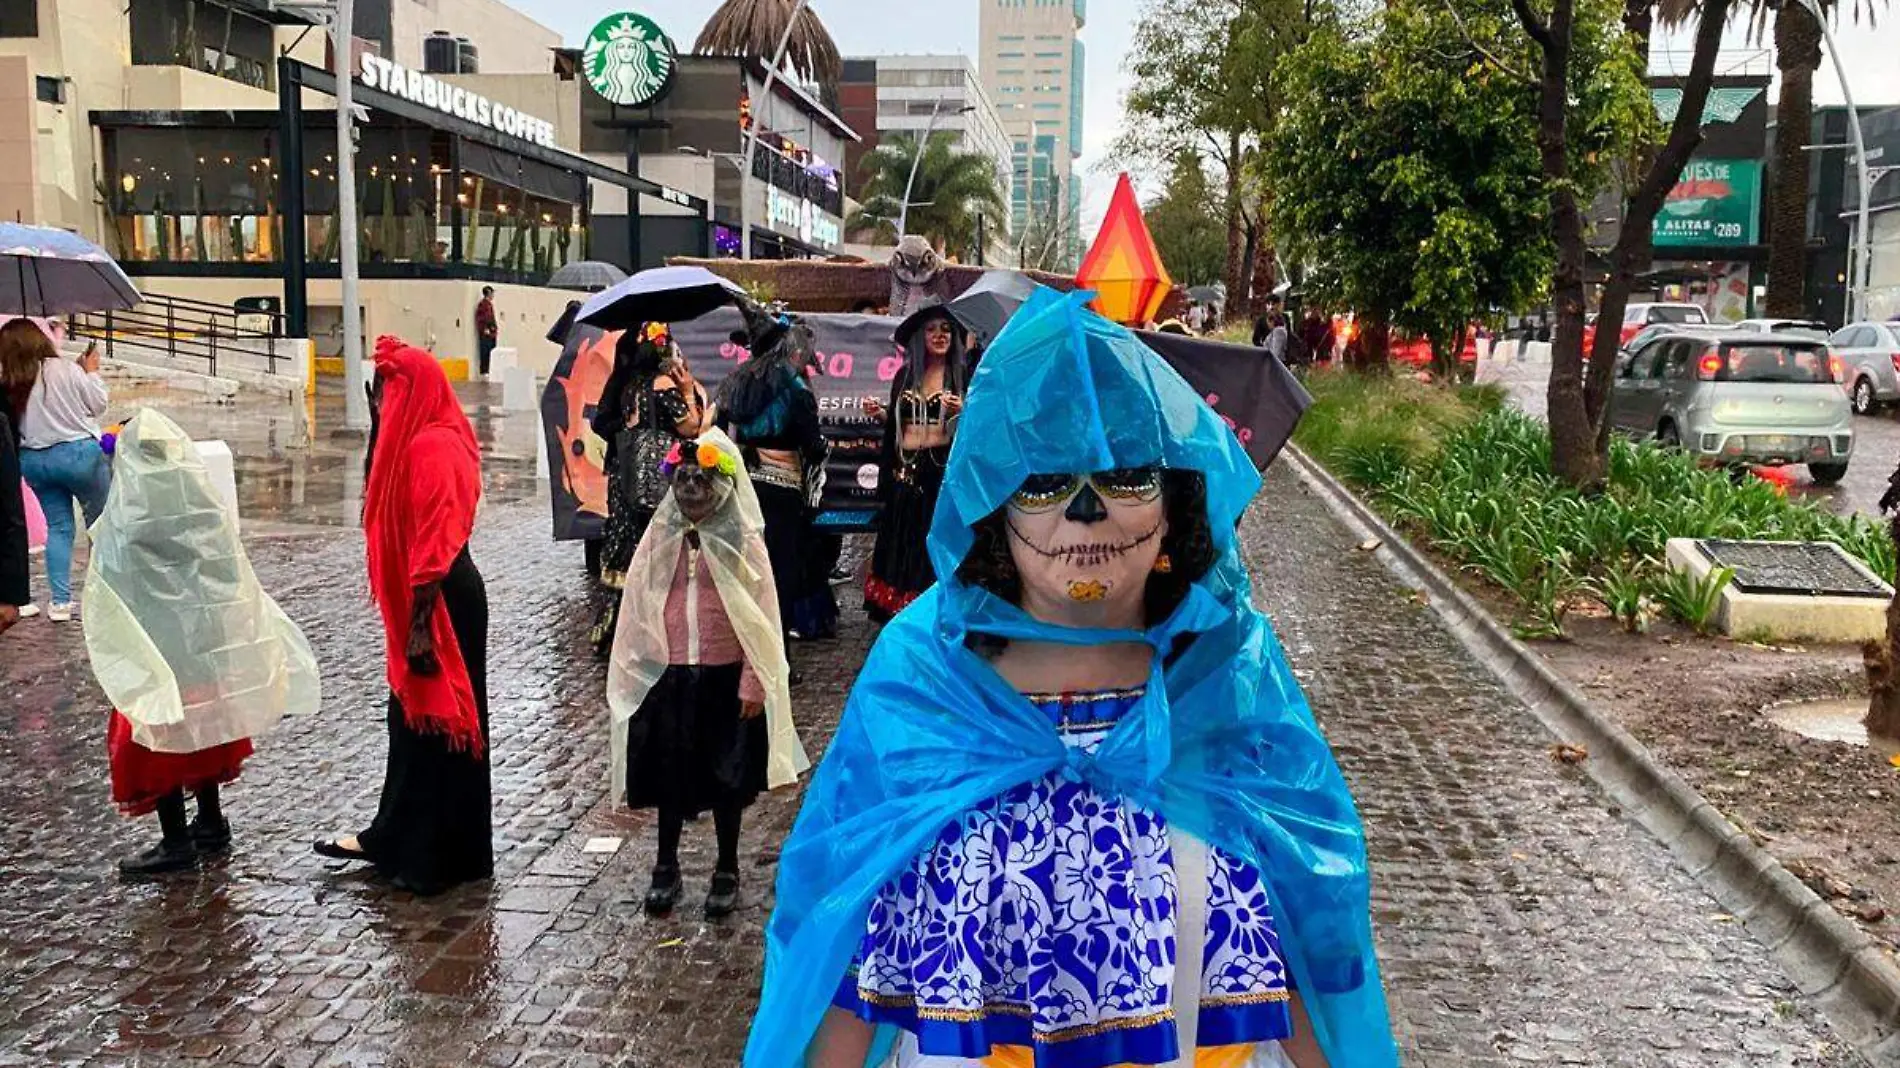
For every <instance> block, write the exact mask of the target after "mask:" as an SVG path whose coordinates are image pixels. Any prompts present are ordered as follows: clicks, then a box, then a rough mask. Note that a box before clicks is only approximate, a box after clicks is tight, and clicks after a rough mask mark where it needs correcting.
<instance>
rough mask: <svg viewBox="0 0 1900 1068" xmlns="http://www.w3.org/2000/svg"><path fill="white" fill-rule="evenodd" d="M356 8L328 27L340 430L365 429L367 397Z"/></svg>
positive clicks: (342, 9)
mask: <svg viewBox="0 0 1900 1068" xmlns="http://www.w3.org/2000/svg"><path fill="white" fill-rule="evenodd" d="M355 8H356V4H355V3H354V2H353V0H337V5H336V16H335V18H334V19H333V20H332V21H331V23H330V40H331V42H332V48H331V54H332V55H334V56H335V57H336V220H337V226H338V227H339V228H340V229H339V231H338V236H339V238H340V241H339V242H338V246H337V267H338V273H339V275H340V276H341V277H342V280H343V286H342V289H343V293H342V297H343V426H344V428H345V429H347V430H362V431H367V430H369V396H368V394H367V393H365V392H364V388H363V387H364V386H365V384H366V376H365V375H364V373H363V306H362V305H361V304H359V303H358V302H357V294H356V226H357V219H356V130H355V115H354V108H355V101H354V100H352V99H351V97H352V96H353V95H354V94H353V89H354V86H355V82H356V69H355V68H356V53H355V49H354V48H353V47H352V46H351V42H352V40H353V39H354V38H353V36H352V34H351V32H350V31H351V29H352V26H351V24H352V22H353V21H354V19H355Z"/></svg>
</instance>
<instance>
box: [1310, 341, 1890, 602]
mask: <svg viewBox="0 0 1900 1068" xmlns="http://www.w3.org/2000/svg"><path fill="white" fill-rule="evenodd" d="M1306 384H1307V388H1308V389H1309V390H1310V391H1311V392H1312V393H1313V398H1314V404H1313V407H1312V409H1311V410H1310V411H1308V412H1307V415H1306V418H1305V420H1304V421H1303V422H1302V423H1301V424H1300V428H1299V431H1298V433H1297V434H1295V436H1294V440H1295V441H1296V442H1297V443H1298V444H1299V446H1300V447H1301V448H1302V449H1303V450H1305V451H1306V453H1307V454H1308V455H1309V456H1311V457H1313V458H1314V459H1315V460H1317V461H1319V462H1320V463H1321V464H1324V465H1325V466H1326V467H1327V468H1328V469H1329V470H1331V471H1332V472H1333V473H1334V474H1335V475H1337V476H1338V477H1339V478H1341V479H1343V480H1344V481H1345V482H1347V483H1348V484H1350V485H1351V486H1353V487H1354V488H1355V489H1357V490H1358V491H1360V492H1361V493H1362V494H1363V495H1364V496H1365V497H1366V498H1367V500H1368V501H1369V502H1370V503H1371V504H1372V506H1373V507H1374V508H1375V509H1377V510H1378V511H1379V513H1380V514H1381V515H1383V516H1384V517H1385V518H1386V520H1387V521H1388V522H1391V523H1393V524H1394V525H1395V526H1398V527H1399V528H1401V529H1403V530H1405V531H1406V532H1407V533H1409V534H1411V535H1414V536H1416V537H1419V538H1421V539H1423V540H1424V541H1425V542H1426V543H1428V544H1429V545H1431V547H1432V548H1433V549H1435V550H1436V551H1437V552H1439V553H1440V554H1442V555H1444V556H1445V557H1447V558H1449V559H1451V560H1453V561H1455V562H1456V563H1457V565H1458V566H1459V567H1460V568H1462V569H1464V570H1465V571H1468V572H1470V573H1472V574H1474V575H1477V576H1480V577H1482V578H1484V579H1486V580H1487V581H1489V582H1491V583H1493V584H1495V585H1497V586H1499V587H1501V588H1502V589H1504V590H1506V591H1508V592H1509V593H1510V594H1511V595H1512V596H1513V597H1514V598H1516V600H1517V601H1518V603H1519V605H1520V608H1521V611H1522V618H1521V619H1520V620H1519V623H1518V631H1519V633H1520V634H1522V635H1523V636H1525V637H1539V638H1553V637H1561V636H1562V634H1563V624H1564V615H1565V613H1566V612H1567V611H1568V610H1569V608H1570V606H1571V605H1572V604H1573V603H1575V602H1576V600H1577V599H1578V598H1579V597H1589V598H1591V599H1594V600H1596V601H1599V602H1601V603H1602V604H1603V606H1604V607H1605V608H1606V609H1608V610H1609V612H1610V614H1611V615H1612V616H1614V617H1615V618H1616V619H1617V620H1618V621H1619V622H1620V623H1622V625H1623V626H1624V627H1625V628H1626V629H1629V630H1632V631H1636V630H1641V629H1643V628H1644V627H1645V626H1646V624H1647V621H1648V620H1649V619H1650V618H1652V617H1653V616H1655V615H1656V614H1658V613H1660V612H1663V611H1668V612H1670V614H1672V615H1676V616H1678V617H1679V618H1682V619H1683V621H1684V622H1686V623H1689V624H1690V625H1691V626H1694V627H1695V628H1696V629H1697V630H1702V629H1704V628H1705V627H1707V626H1708V624H1709V620H1708V619H1707V618H1706V616H1705V615H1704V609H1706V607H1707V606H1706V600H1707V597H1708V596H1710V595H1711V594H1710V593H1709V591H1699V592H1702V593H1703V594H1704V596H1703V597H1701V598H1698V597H1694V596H1690V594H1692V593H1694V592H1698V591H1691V590H1685V589H1679V588H1677V587H1675V586H1672V585H1670V583H1669V579H1668V576H1667V575H1666V573H1665V568H1664V567H1663V565H1662V563H1661V561H1662V559H1663V547H1664V545H1665V544H1666V543H1667V542H1668V541H1669V539H1671V538H1734V539H1765V540H1778V541H1782V540H1785V541H1831V542H1834V543H1835V544H1837V545H1839V546H1841V547H1842V548H1843V549H1846V550H1847V551H1848V552H1849V553H1851V554H1853V555H1854V556H1856V557H1858V558H1860V559H1861V560H1863V561H1865V562H1866V563H1867V565H1868V566H1869V567H1871V568H1873V570H1874V571H1875V572H1876V573H1878V574H1879V575H1881V577H1883V578H1885V579H1886V580H1887V581H1888V582H1892V581H1893V576H1894V551H1893V543H1892V541H1891V540H1890V539H1889V538H1888V535H1887V531H1886V529H1885V528H1884V527H1883V526H1882V525H1881V524H1879V523H1876V522H1874V521H1872V520H1870V519H1868V518H1866V517H1863V516H1853V517H1846V518H1843V517H1841V516H1835V515H1831V514H1829V513H1827V512H1825V511H1823V510H1822V509H1821V508H1819V507H1817V506H1815V505H1813V504H1810V503H1807V502H1803V501H1798V500H1790V499H1788V498H1787V497H1785V496H1783V495H1782V493H1781V491H1780V490H1778V489H1777V488H1776V487H1774V486H1772V485H1770V484H1768V483H1766V482H1763V481H1761V480H1760V479H1754V478H1748V479H1743V480H1741V481H1739V482H1737V481H1734V480H1732V479H1731V478H1730V477H1729V475H1728V473H1727V472H1725V471H1720V470H1711V469H1706V468H1703V467H1701V466H1699V465H1697V464H1696V463H1695V461H1694V460H1692V459H1691V458H1689V457H1687V456H1685V455H1683V454H1681V453H1677V452H1670V451H1667V450H1664V449H1662V448H1660V447H1658V446H1656V445H1653V444H1648V443H1645V444H1635V443H1632V442H1629V441H1626V440H1623V439H1621V438H1615V439H1612V441H1611V443H1610V478H1609V484H1608V485H1607V487H1606V488H1605V489H1604V490H1603V491H1602V492H1601V493H1598V494H1594V495H1585V494H1581V493H1578V492H1577V491H1575V490H1573V489H1570V488H1568V487H1566V486H1563V485H1561V484H1560V483H1559V482H1557V480H1556V479H1554V478H1552V477H1551V476H1550V434H1549V431H1548V430H1547V429H1546V428H1545V426H1544V424H1542V423H1541V422H1538V421H1537V420H1535V419H1532V418H1531V417H1529V416H1527V415H1524V414H1523V413H1522V412H1519V411H1517V410H1515V409H1513V408H1510V407H1508V406H1506V404H1505V403H1504V396H1503V394H1502V393H1501V392H1500V391H1498V390H1496V389H1494V388H1491V387H1482V386H1477V387H1474V386H1440V385H1431V384H1426V383H1421V382H1418V381H1415V380H1412V379H1409V378H1376V377H1367V376H1359V375H1351V374H1343V373H1337V372H1320V373H1315V374H1311V375H1308V376H1307V378H1306ZM1693 616H1704V618H1691V617H1693Z"/></svg>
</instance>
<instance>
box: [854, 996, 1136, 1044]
mask: <svg viewBox="0 0 1900 1068" xmlns="http://www.w3.org/2000/svg"><path fill="white" fill-rule="evenodd" d="M858 1000H859V1001H862V1002H864V1003H866V1004H868V1005H876V1006H878V1007H879V1008H885V1009H909V1010H911V1011H912V1012H914V1013H916V1014H917V1018H918V1019H919V1020H930V1021H933V1022H936V1023H975V1022H976V1021H978V1020H981V1019H983V1018H984V1017H986V1016H1020V1017H1028V1016H1032V1015H1034V1013H1035V1010H1034V1009H1032V1008H1031V1007H1030V1006H1028V1005H1018V1004H1016V1003H1015V1002H1010V1001H998V1002H993V1003H989V1004H985V1005H984V1006H983V1007H982V1008H980V1009H951V1008H934V1007H930V1006H924V1005H919V1004H917V999H916V998H915V997H905V996H903V995H897V994H880V993H878V992H876V991H874V990H866V989H864V988H863V987H859V988H858ZM1172 1019H1174V1009H1172V1008H1167V1009H1162V1010H1160V1011H1158V1012H1152V1013H1149V1014H1147V1015H1145V1016H1124V1017H1119V1018H1117V1019H1113V1020H1102V1021H1100V1022H1098V1023H1092V1024H1078V1025H1076V1026H1074V1027H1065V1028H1063V1029H1061V1030H1059V1031H1035V1032H1033V1033H1032V1034H1031V1035H1030V1038H1031V1039H1032V1040H1033V1041H1035V1042H1038V1043H1041V1044H1043V1045H1051V1044H1054V1043H1057V1042H1072V1041H1074V1040H1076V1039H1078V1038H1092V1037H1094V1036H1096V1035H1100V1034H1106V1033H1107V1032H1110V1031H1130V1030H1134V1029H1136V1028H1140V1027H1149V1026H1152V1025H1154V1024H1158V1023H1162V1022H1164V1021H1167V1020H1172Z"/></svg>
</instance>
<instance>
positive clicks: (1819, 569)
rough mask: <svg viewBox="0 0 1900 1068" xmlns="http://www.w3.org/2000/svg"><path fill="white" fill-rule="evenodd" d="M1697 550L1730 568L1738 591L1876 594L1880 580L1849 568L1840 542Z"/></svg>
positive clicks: (1881, 592) (1881, 593) (1717, 542)
mask: <svg viewBox="0 0 1900 1068" xmlns="http://www.w3.org/2000/svg"><path fill="white" fill-rule="evenodd" d="M1696 548H1698V549H1700V550H1702V555H1703V556H1706V557H1708V558H1709V562H1710V563H1712V564H1714V565H1715V566H1716V567H1726V568H1731V569H1733V570H1734V572H1735V580H1734V586H1735V588H1736V589H1738V590H1740V591H1742V592H1743V593H1782V594H1794V595H1796V596H1806V597H1880V598H1885V597H1887V596H1888V593H1887V591H1886V590H1885V589H1883V588H1882V587H1881V584H1880V583H1879V582H1878V581H1876V580H1875V579H1873V578H1870V577H1868V575H1867V574H1866V573H1865V572H1863V571H1862V570H1861V569H1860V568H1858V567H1856V566H1854V560H1853V558H1852V557H1850V556H1848V555H1847V553H1846V551H1844V550H1843V549H1842V548H1841V547H1840V546H1838V545H1835V544H1833V543H1832V542H1825V541H1724V540H1721V539H1717V538H1712V539H1708V540H1705V541H1697V542H1696Z"/></svg>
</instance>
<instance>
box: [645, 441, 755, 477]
mask: <svg viewBox="0 0 1900 1068" xmlns="http://www.w3.org/2000/svg"><path fill="white" fill-rule="evenodd" d="M681 444H682V443H681V442H677V441H676V442H674V443H673V447H672V448H671V449H668V450H667V452H666V459H664V460H661V461H660V476H661V477H662V478H672V477H673V472H674V471H677V470H679V466H680V464H682V463H685V462H686V454H685V453H684V452H683V451H682V450H681V448H680V446H681ZM693 462H694V463H696V464H698V465H699V466H700V467H703V468H705V469H706V470H708V471H717V472H719V473H720V474H722V475H724V476H726V477H727V478H738V477H739V461H738V460H736V459H734V458H733V456H732V454H731V453H729V452H727V451H725V450H724V449H721V448H720V447H719V446H717V445H714V444H713V443H712V442H709V441H702V442H697V443H695V445H694V446H693Z"/></svg>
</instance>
